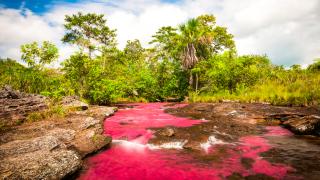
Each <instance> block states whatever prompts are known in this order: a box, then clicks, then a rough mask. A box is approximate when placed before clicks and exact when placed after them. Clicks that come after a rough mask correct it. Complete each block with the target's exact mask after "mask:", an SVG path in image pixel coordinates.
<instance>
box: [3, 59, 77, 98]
mask: <svg viewBox="0 0 320 180" xmlns="http://www.w3.org/2000/svg"><path fill="white" fill-rule="evenodd" d="M5 85H10V86H11V87H12V88H14V89H17V90H20V91H22V92H26V93H36V94H43V95H46V96H49V97H52V98H54V99H60V98H61V97H62V96H66V95H72V94H74V92H73V90H72V89H71V87H70V82H69V81H68V80H67V79H65V78H64V77H63V75H62V73H61V72H60V71H59V70H55V69H34V68H26V67H24V66H23V65H21V64H19V63H17V62H16V61H14V60H11V59H0V87H3V86H5Z"/></svg>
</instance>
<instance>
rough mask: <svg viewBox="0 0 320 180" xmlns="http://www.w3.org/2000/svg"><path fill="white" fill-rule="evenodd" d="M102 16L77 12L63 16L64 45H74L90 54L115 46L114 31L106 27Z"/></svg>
mask: <svg viewBox="0 0 320 180" xmlns="http://www.w3.org/2000/svg"><path fill="white" fill-rule="evenodd" d="M106 22H107V21H106V19H104V15H103V14H100V15H97V14H94V13H87V14H83V13H81V12H78V13H77V14H73V15H71V16H68V15H66V16H65V24H64V27H65V29H66V31H67V32H66V34H65V35H64V37H63V38H62V41H63V42H65V43H70V44H76V45H78V46H79V47H80V48H85V49H87V50H88V52H89V57H90V58H91V53H92V52H93V51H94V50H96V49H101V48H106V47H113V46H114V45H115V44H116V41H115V37H116V33H115V30H113V29H110V28H109V27H108V26H107V25H106Z"/></svg>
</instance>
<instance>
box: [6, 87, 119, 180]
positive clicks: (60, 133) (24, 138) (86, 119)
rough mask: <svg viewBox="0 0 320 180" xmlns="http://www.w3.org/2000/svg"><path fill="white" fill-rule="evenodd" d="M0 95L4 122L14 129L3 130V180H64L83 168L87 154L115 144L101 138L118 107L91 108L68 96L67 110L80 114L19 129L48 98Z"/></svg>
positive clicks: (15, 92) (108, 139)
mask: <svg viewBox="0 0 320 180" xmlns="http://www.w3.org/2000/svg"><path fill="white" fill-rule="evenodd" d="M0 94H4V95H3V96H0V100H1V102H2V103H1V104H0V109H1V112H0V120H1V123H2V124H5V125H6V126H8V125H10V128H4V129H2V130H1V131H0V159H1V160H0V179H61V178H63V177H66V176H68V175H71V174H73V173H74V172H76V171H77V170H79V169H80V168H81V167H82V160H83V158H84V157H86V156H87V155H88V154H91V153H94V152H97V151H99V150H100V149H102V148H104V147H106V146H108V145H109V144H110V143H111V137H108V136H104V135H102V133H103V121H104V119H105V117H107V116H110V115H112V114H113V113H114V112H115V110H116V108H113V107H102V106H90V107H89V106H88V105H86V104H85V103H82V102H80V101H78V100H77V99H76V98H69V99H68V100H64V102H63V103H62V104H63V105H64V107H65V108H67V107H74V108H75V109H79V110H76V111H72V112H70V113H68V115H66V117H64V118H56V119H50V120H41V121H38V122H32V123H22V124H21V125H16V122H17V121H20V122H22V121H24V119H25V118H26V117H27V115H28V114H29V113H31V112H34V111H39V110H44V109H46V108H47V107H48V106H47V104H46V103H45V99H46V98H44V97H41V96H39V95H29V94H23V93H19V92H17V91H13V90H11V89H8V88H7V89H5V90H3V91H1V93H0ZM12 94H13V96H12ZM29 105H30V106H29ZM13 106H14V107H13ZM13 109H14V110H13ZM17 117H20V118H17Z"/></svg>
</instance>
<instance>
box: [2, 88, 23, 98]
mask: <svg viewBox="0 0 320 180" xmlns="http://www.w3.org/2000/svg"><path fill="white" fill-rule="evenodd" d="M20 97H21V95H20V92H19V91H15V90H13V89H12V88H11V86H8V85H6V86H4V88H3V89H2V90H1V91H0V98H1V99H4V98H7V99H18V98H20Z"/></svg>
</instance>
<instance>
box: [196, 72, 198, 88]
mask: <svg viewBox="0 0 320 180" xmlns="http://www.w3.org/2000/svg"><path fill="white" fill-rule="evenodd" d="M196 92H198V73H196Z"/></svg>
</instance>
